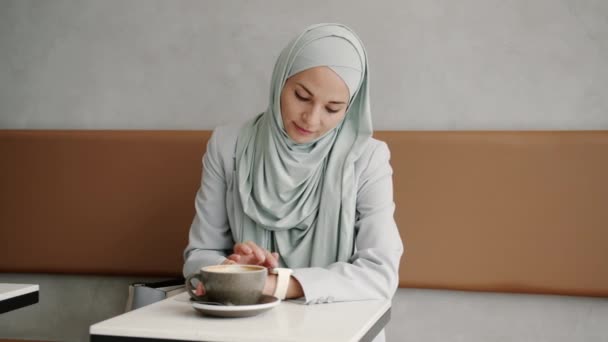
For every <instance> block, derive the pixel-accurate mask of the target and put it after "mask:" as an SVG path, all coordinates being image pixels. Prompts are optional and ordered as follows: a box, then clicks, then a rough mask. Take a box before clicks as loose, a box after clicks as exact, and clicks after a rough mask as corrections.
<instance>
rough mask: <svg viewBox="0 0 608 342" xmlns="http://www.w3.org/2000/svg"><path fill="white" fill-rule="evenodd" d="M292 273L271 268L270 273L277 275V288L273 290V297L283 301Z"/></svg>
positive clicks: (283, 269) (289, 270)
mask: <svg viewBox="0 0 608 342" xmlns="http://www.w3.org/2000/svg"><path fill="white" fill-rule="evenodd" d="M292 272H293V271H292V270H291V269H289V268H273V269H272V273H274V274H276V275H277V286H276V287H275V289H274V294H273V296H275V297H277V298H279V299H280V300H284V299H285V296H286V295H287V288H288V287H289V280H290V279H291V273H292Z"/></svg>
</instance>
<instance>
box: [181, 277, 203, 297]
mask: <svg viewBox="0 0 608 342" xmlns="http://www.w3.org/2000/svg"><path fill="white" fill-rule="evenodd" d="M192 279H198V281H200V282H201V283H202V282H203V280H202V279H201V274H200V273H193V274H191V275H189V276H188V277H187V278H186V288H187V289H188V293H189V294H190V297H192V298H193V299H195V300H205V299H204V298H203V297H201V296H197V295H196V293H194V292H195V291H196V286H194V285H192Z"/></svg>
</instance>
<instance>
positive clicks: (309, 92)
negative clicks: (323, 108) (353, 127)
mask: <svg viewBox="0 0 608 342" xmlns="http://www.w3.org/2000/svg"><path fill="white" fill-rule="evenodd" d="M296 84H297V85H299V86H300V87H302V88H304V90H306V92H307V93H308V94H309V95H310V96H315V95H314V94H313V93H312V91H310V90H308V88H306V87H305V86H304V85H303V84H302V83H300V82H297V83H296ZM329 103H332V104H345V103H346V102H344V101H329Z"/></svg>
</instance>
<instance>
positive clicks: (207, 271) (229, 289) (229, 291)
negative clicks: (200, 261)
mask: <svg viewBox="0 0 608 342" xmlns="http://www.w3.org/2000/svg"><path fill="white" fill-rule="evenodd" d="M267 274H268V271H267V269H266V267H263V266H256V265H213V266H206V267H203V268H201V269H200V271H199V272H197V273H194V274H191V275H190V276H188V277H187V278H186V288H187V289H188V292H189V293H190V297H192V298H193V299H194V300H199V301H209V302H217V303H221V304H224V305H251V304H256V303H257V302H258V301H259V300H260V298H261V297H262V291H263V290H264V285H265V284H266V275H267ZM193 279H198V280H199V281H201V282H202V283H203V286H204V287H205V295H204V296H198V295H196V293H195V290H196V286H195V285H193V284H192V280H193Z"/></svg>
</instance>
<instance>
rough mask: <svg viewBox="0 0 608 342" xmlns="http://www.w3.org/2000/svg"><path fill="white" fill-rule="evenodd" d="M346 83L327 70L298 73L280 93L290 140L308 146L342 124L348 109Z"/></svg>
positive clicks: (284, 120) (320, 68)
mask: <svg viewBox="0 0 608 342" xmlns="http://www.w3.org/2000/svg"><path fill="white" fill-rule="evenodd" d="M348 100H349V92H348V87H347V86H346V83H344V81H343V80H342V78H340V76H338V74H336V73H335V72H334V71H333V70H331V69H330V68H328V67H325V66H321V67H315V68H310V69H306V70H304V71H302V72H299V73H297V74H295V75H293V76H291V77H290V78H288V79H287V81H286V82H285V86H284V87H283V90H282V91H281V117H282V118H283V126H284V127H285V131H286V132H287V134H288V135H289V137H290V138H291V139H292V140H293V141H295V142H296V143H300V144H301V143H307V142H310V141H312V140H315V139H316V138H318V137H321V136H322V135H323V134H325V133H327V132H329V131H330V130H332V129H333V128H335V127H336V126H338V124H339V123H340V122H341V121H342V119H343V118H344V115H345V113H346V107H347V106H348Z"/></svg>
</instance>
